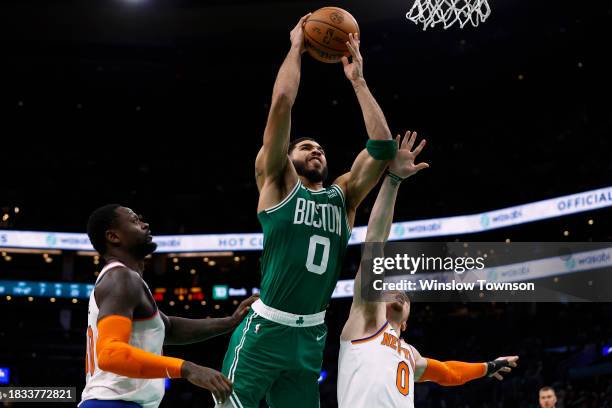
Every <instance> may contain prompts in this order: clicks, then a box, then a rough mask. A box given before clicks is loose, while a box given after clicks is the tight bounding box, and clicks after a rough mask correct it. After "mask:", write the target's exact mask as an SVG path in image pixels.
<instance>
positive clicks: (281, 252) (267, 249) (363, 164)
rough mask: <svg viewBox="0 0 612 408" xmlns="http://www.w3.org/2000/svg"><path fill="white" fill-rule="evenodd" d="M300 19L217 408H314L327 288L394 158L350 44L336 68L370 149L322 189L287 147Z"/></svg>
mask: <svg viewBox="0 0 612 408" xmlns="http://www.w3.org/2000/svg"><path fill="white" fill-rule="evenodd" d="M307 17H308V16H304V17H303V18H302V19H301V20H300V21H299V22H298V24H297V25H296V26H295V28H294V29H293V30H292V31H291V35H290V37H291V49H290V51H289V53H288V55H287V57H286V58H285V61H284V62H283V64H282V66H281V68H280V70H279V72H278V76H277V78H276V83H275V84H274V90H273V93H272V103H271V107H270V113H269V116H268V122H267V125H266V129H265V132H264V136H263V147H262V148H261V150H260V151H259V153H258V155H257V159H256V161H255V174H256V181H257V187H258V189H259V203H258V208H257V212H258V213H257V217H258V219H259V221H260V223H261V225H262V228H263V234H264V249H263V255H262V258H261V271H262V283H261V293H260V295H261V300H258V301H256V302H255V303H253V306H252V311H251V312H250V313H249V315H248V316H247V318H246V319H245V320H244V322H243V323H242V324H241V325H240V326H239V327H238V328H237V329H236V330H235V331H234V334H233V335H232V339H231V342H230V345H229V347H228V351H227V353H226V355H225V359H224V362H223V373H224V374H226V375H227V376H228V378H229V379H230V381H232V382H233V384H234V392H233V393H232V395H231V396H230V399H229V401H228V402H226V404H225V406H228V407H231V406H233V407H240V408H256V407H259V403H260V401H261V400H262V399H264V398H265V399H266V401H267V403H268V405H269V406H270V407H272V408H287V407H292V408H300V407H309V408H318V407H319V387H318V383H317V379H318V378H319V374H320V370H321V364H322V359H323V348H324V346H325V337H326V334H327V327H326V326H325V323H324V318H325V309H326V308H327V306H328V303H329V300H330V298H331V295H332V292H333V290H334V288H335V285H336V282H337V280H338V276H339V273H340V268H341V267H342V260H343V257H344V254H345V251H346V246H347V244H348V240H349V237H350V230H351V228H352V225H353V220H354V218H355V210H356V208H357V206H358V205H359V203H361V201H362V200H363V199H364V197H365V196H366V195H367V194H368V192H369V191H370V190H371V189H372V188H373V187H374V185H375V184H376V183H377V182H378V180H379V179H380V176H381V174H382V173H383V171H384V169H385V168H386V166H387V163H388V160H390V159H391V158H393V157H394V156H395V154H396V153H397V142H396V141H395V140H393V139H392V137H391V133H390V132H389V128H388V126H387V123H386V120H385V117H384V115H383V113H382V111H381V109H380V107H379V106H378V104H377V103H376V101H375V100H374V97H373V96H372V94H371V93H370V91H369V90H368V88H367V86H366V83H365V80H364V78H363V70H362V69H363V67H362V57H361V54H360V53H359V40H358V39H357V37H355V36H353V35H351V36H350V41H349V42H348V43H347V44H348V47H349V49H350V52H351V56H352V62H350V63H349V61H348V59H346V58H344V59H343V64H344V73H345V75H346V77H347V78H348V79H349V80H350V82H351V84H352V85H353V89H354V90H355V93H356V95H357V99H358V101H359V104H360V106H361V110H362V112H363V116H364V118H365V124H366V128H367V132H368V135H369V138H370V140H369V141H368V144H367V145H366V146H367V148H366V149H364V150H363V151H362V152H361V153H360V154H359V155H358V156H357V158H356V160H355V162H354V163H353V166H352V168H351V170H350V172H348V173H346V174H344V175H342V176H340V177H339V178H337V179H336V180H335V181H334V183H333V184H332V185H331V186H330V187H328V188H324V187H323V182H324V180H325V177H326V175H327V161H326V157H325V153H324V151H323V149H322V147H321V146H320V145H319V144H318V143H317V142H316V141H314V140H313V139H298V140H296V141H294V142H293V143H289V133H290V129H291V108H292V106H293V103H294V101H295V98H296V95H297V91H298V85H299V82H300V64H301V55H302V53H303V52H304V45H303V44H304V41H303V38H304V33H303V31H302V26H303V24H304V21H305V19H306V18H307Z"/></svg>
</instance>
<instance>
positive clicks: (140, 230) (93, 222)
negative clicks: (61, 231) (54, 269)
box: [79, 204, 257, 408]
mask: <svg viewBox="0 0 612 408" xmlns="http://www.w3.org/2000/svg"><path fill="white" fill-rule="evenodd" d="M87 233H88V235H89V239H90V240H91V243H92V245H93V247H94V248H95V249H96V250H97V251H98V252H99V253H100V255H102V256H103V257H104V259H105V261H106V265H105V267H104V268H103V269H102V271H101V272H100V275H99V276H98V279H97V280H96V285H95V287H94V290H93V291H92V293H91V295H90V298H89V311H88V314H89V316H88V319H87V320H88V327H87V355H86V384H85V389H84V390H83V395H82V402H81V403H80V404H79V407H80V408H123V407H125V408H127V407H133V408H137V407H143V408H156V407H157V406H158V405H159V404H160V402H161V400H162V397H163V395H164V379H165V378H186V379H187V380H189V381H190V382H191V383H193V384H195V385H197V386H200V387H202V388H205V389H207V390H210V391H211V392H212V393H213V395H214V396H215V398H216V399H217V400H225V399H226V398H227V397H228V396H229V394H230V392H231V390H232V384H231V382H230V381H229V380H228V379H227V378H226V377H225V376H224V375H223V374H221V373H220V372H218V371H216V370H213V369H210V368H207V367H202V366H199V365H197V364H194V363H192V362H189V361H184V360H181V359H178V358H172V357H164V356H162V346H163V345H164V344H189V343H195V342H199V341H203V340H206V339H208V338H211V337H214V336H217V335H219V334H222V333H226V332H228V331H230V330H232V329H233V328H234V327H236V326H237V325H238V324H239V323H240V321H241V320H242V318H243V317H244V316H245V315H246V313H247V311H248V309H249V307H250V305H251V304H252V303H253V302H254V301H255V300H256V299H257V298H256V297H251V298H249V299H247V300H245V301H243V302H242V303H241V304H240V305H239V306H238V308H237V310H236V312H235V313H234V314H233V315H232V316H231V317H227V318H220V319H184V318H180V317H174V316H166V315H164V314H163V313H162V312H161V311H159V309H158V308H157V304H156V303H155V300H154V299H153V296H152V295H151V292H150V291H149V288H148V286H147V284H146V283H145V281H144V280H143V279H142V273H143V269H144V259H145V257H146V256H147V255H149V254H150V253H152V252H153V251H155V248H156V247H157V244H155V243H154V242H153V241H152V237H151V231H150V230H149V224H147V223H145V222H144V221H143V220H142V218H141V217H139V216H137V215H136V214H135V213H134V212H133V211H132V210H130V209H129V208H125V207H122V206H120V205H117V204H110V205H106V206H104V207H100V208H98V209H97V210H95V211H94V212H93V213H92V214H91V216H90V218H89V222H88V224H87Z"/></svg>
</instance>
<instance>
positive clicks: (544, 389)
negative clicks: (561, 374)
mask: <svg viewBox="0 0 612 408" xmlns="http://www.w3.org/2000/svg"><path fill="white" fill-rule="evenodd" d="M542 391H552V392H553V393H554V392H555V389H554V388H553V387H549V386H546V387H542V388H540V391H539V392H542Z"/></svg>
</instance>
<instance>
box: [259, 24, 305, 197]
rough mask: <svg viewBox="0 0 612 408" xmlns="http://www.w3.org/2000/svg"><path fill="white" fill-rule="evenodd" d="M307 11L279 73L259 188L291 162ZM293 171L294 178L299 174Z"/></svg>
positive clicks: (275, 178) (261, 159)
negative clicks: (291, 141)
mask: <svg viewBox="0 0 612 408" xmlns="http://www.w3.org/2000/svg"><path fill="white" fill-rule="evenodd" d="M309 15H310V14H307V15H305V16H304V17H302V18H301V19H300V21H298V23H297V24H296V26H295V27H294V28H293V30H291V33H290V39H291V48H290V49H289V53H288V54H287V57H286V58H285V60H284V62H283V64H282V65H281V67H280V69H279V71H278V74H277V76H276V82H275V83H274V89H273V91H272V102H271V104H270V112H269V113H268V122H267V124H266V129H265V130H264V137H263V146H262V148H261V149H260V151H259V153H258V154H257V158H256V160H255V176H256V180H257V188H258V189H259V190H260V191H261V189H262V187H263V185H264V184H265V183H267V182H275V181H279V180H280V179H281V177H283V176H284V174H285V169H286V167H287V165H288V164H289V160H288V158H287V148H288V146H289V133H290V130H291V109H292V107H293V104H294V102H295V98H296V96H297V92H298V88H299V85H300V74H301V64H302V53H303V52H304V29H303V25H304V21H305V20H306V19H307V18H308V16H309ZM293 173H294V177H293V178H294V179H295V182H297V174H295V172H293Z"/></svg>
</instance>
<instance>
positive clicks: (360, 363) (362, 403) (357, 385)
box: [338, 323, 415, 408]
mask: <svg viewBox="0 0 612 408" xmlns="http://www.w3.org/2000/svg"><path fill="white" fill-rule="evenodd" d="M413 353H414V352H413V349H412V347H411V346H409V345H408V344H406V343H405V342H403V341H402V340H401V339H400V338H399V336H398V335H397V333H396V332H395V330H394V329H393V328H392V327H391V325H390V324H389V323H385V324H384V325H383V326H382V327H381V328H380V329H379V330H378V331H377V332H376V333H374V334H373V335H372V336H369V337H366V338H363V339H357V340H352V341H344V340H341V341H340V357H339V359H338V407H339V408H395V407H397V408H400V407H401V408H414V366H415V360H414V357H413Z"/></svg>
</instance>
